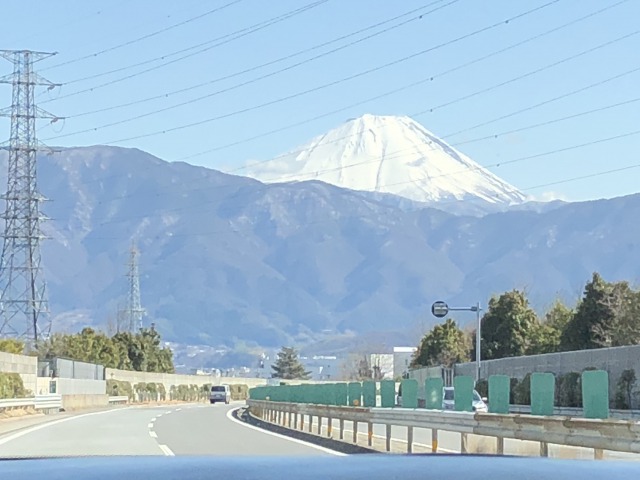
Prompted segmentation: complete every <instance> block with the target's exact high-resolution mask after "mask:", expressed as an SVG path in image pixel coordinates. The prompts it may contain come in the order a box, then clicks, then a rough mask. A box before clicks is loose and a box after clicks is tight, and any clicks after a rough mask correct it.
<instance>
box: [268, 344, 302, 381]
mask: <svg viewBox="0 0 640 480" xmlns="http://www.w3.org/2000/svg"><path fill="white" fill-rule="evenodd" d="M271 368H272V369H273V373H272V374H271V376H272V377H273V378H282V379H284V380H293V379H301V380H306V379H308V378H309V375H310V374H311V372H307V371H306V370H305V369H304V365H302V363H300V360H299V359H298V352H296V350H295V348H293V347H282V349H281V350H280V351H279V352H278V358H277V359H276V362H275V363H274V364H273V365H271Z"/></svg>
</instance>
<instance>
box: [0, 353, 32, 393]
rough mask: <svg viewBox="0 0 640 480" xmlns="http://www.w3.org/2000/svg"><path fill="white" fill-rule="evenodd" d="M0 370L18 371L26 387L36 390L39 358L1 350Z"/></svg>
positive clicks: (5, 371)
mask: <svg viewBox="0 0 640 480" xmlns="http://www.w3.org/2000/svg"><path fill="white" fill-rule="evenodd" d="M0 372H4V373H18V374H20V377H22V383H23V384H24V388H26V389H27V390H30V391H31V392H33V393H35V392H36V379H37V372H38V359H37V358H36V357H28V356H26V355H16V354H13V353H5V352H0Z"/></svg>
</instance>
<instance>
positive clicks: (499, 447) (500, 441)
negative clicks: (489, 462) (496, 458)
mask: <svg viewBox="0 0 640 480" xmlns="http://www.w3.org/2000/svg"><path fill="white" fill-rule="evenodd" d="M496 453H497V454H498V455H504V437H496Z"/></svg>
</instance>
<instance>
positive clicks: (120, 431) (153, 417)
mask: <svg viewBox="0 0 640 480" xmlns="http://www.w3.org/2000/svg"><path fill="white" fill-rule="evenodd" d="M240 405H241V404H238V405H202V404H193V405H183V406H177V405H171V406H159V407H139V406H135V407H128V408H118V409H113V410H106V411H100V412H92V413H86V414H78V415H75V416H69V417H64V418H58V419H56V417H55V416H52V419H51V421H49V422H46V423H41V424H38V425H34V426H27V427H25V428H24V429H21V430H17V431H13V432H11V433H8V434H4V435H0V458H8V457H51V456H86V455H229V456H230V455H306V456H309V455H329V454H330V452H329V451H327V450H325V449H322V448H320V447H315V446H310V445H308V444H304V443H303V442H299V441H297V440H294V439H288V438H286V437H282V436H277V435H273V434H270V433H268V432H264V431H262V430H257V429H255V428H252V427H250V426H246V425H245V424H241V423H240V422H238V421H237V420H233V419H232V418H230V417H231V415H230V414H229V412H230V411H231V410H232V409H234V408H237V407H238V406H240Z"/></svg>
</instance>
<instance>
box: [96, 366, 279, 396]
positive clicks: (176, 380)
mask: <svg viewBox="0 0 640 480" xmlns="http://www.w3.org/2000/svg"><path fill="white" fill-rule="evenodd" d="M106 378H107V380H110V379H112V380H121V381H124V382H129V383H131V385H135V384H136V383H162V384H163V385H164V387H165V389H166V390H167V392H168V391H169V389H170V388H171V386H172V385H198V386H202V385H205V384H207V383H209V384H211V385H221V384H225V383H226V384H229V385H235V384H245V385H248V386H249V387H250V388H251V387H257V386H260V385H266V384H267V380H266V379H264V378H242V377H210V376H206V375H180V374H175V373H152V372H132V371H128V370H118V369H115V368H107V369H106Z"/></svg>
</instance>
